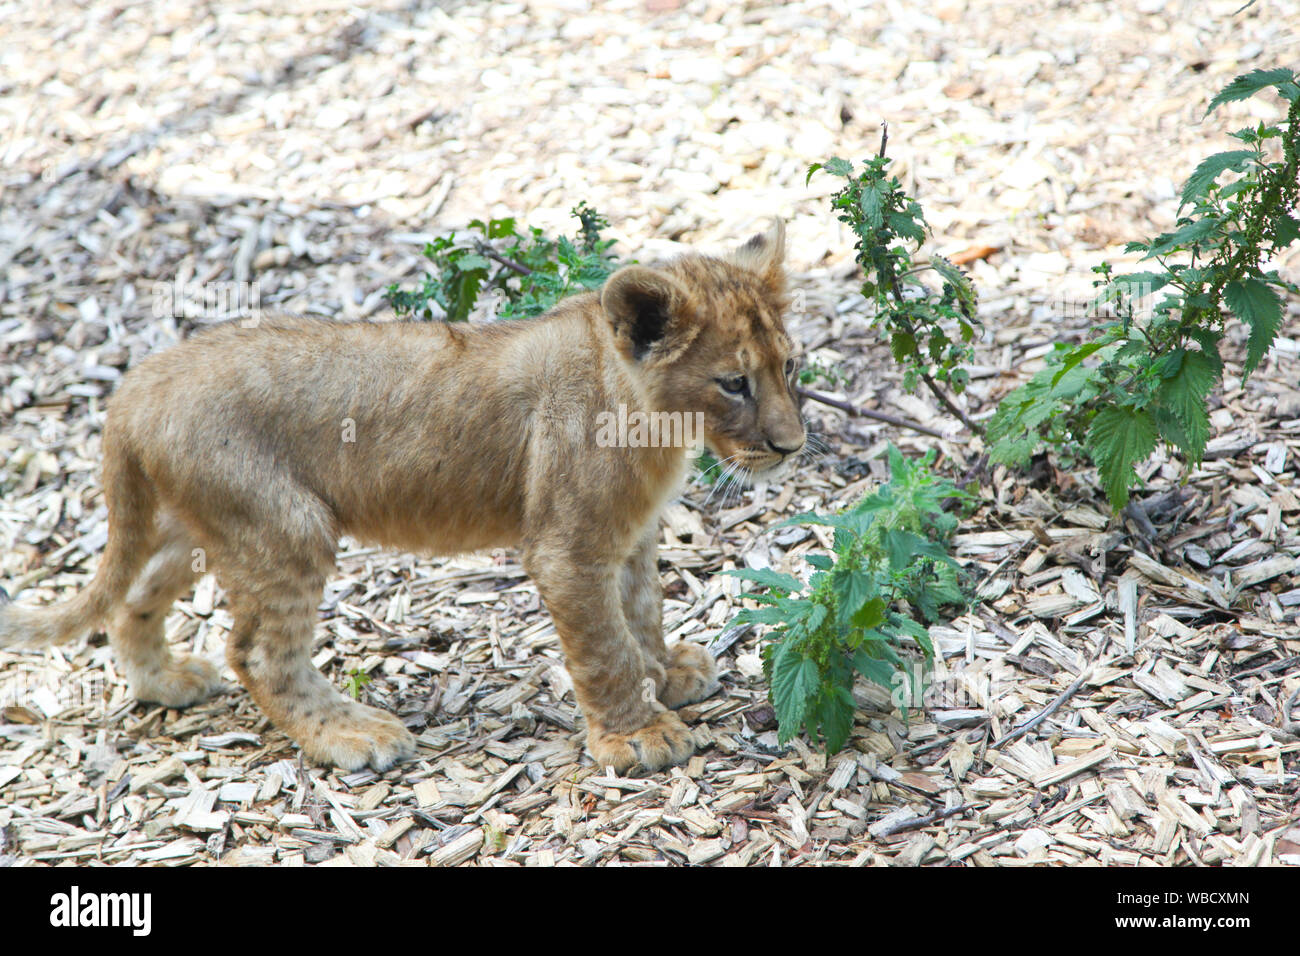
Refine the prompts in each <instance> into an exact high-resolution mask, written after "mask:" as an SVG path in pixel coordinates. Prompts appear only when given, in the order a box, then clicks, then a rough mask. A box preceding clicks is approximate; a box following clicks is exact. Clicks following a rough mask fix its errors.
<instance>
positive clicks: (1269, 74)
mask: <svg viewBox="0 0 1300 956" xmlns="http://www.w3.org/2000/svg"><path fill="white" fill-rule="evenodd" d="M1285 83H1291V84H1294V83H1296V75H1295V73H1294V72H1293V71H1292V70H1288V69H1286V68H1284V67H1283V68H1279V69H1276V70H1251V71H1250V72H1249V73H1243V74H1242V75H1241V76H1239V77H1237V78H1236V79H1235V80H1233V81H1232V82H1231V83H1229V84H1228V85H1227V86H1225V87H1224V88H1223V89H1222V90H1220V91H1219V92H1218V94H1217V95H1216V96H1215V97H1214V99H1212V100H1210V105H1209V106H1207V107H1206V108H1205V115H1206V116H1209V115H1210V114H1211V113H1213V112H1214V111H1215V110H1216V109H1218V108H1219V106H1221V105H1222V104H1224V103H1231V102H1233V101H1234V100H1244V99H1248V98H1250V97H1252V96H1254V95H1255V94H1256V93H1258V92H1259V91H1260V90H1263V89H1267V88H1268V87H1270V86H1272V87H1277V88H1278V89H1279V90H1281V89H1282V86H1283V84H1285Z"/></svg>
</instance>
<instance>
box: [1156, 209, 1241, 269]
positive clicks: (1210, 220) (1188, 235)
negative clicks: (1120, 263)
mask: <svg viewBox="0 0 1300 956" xmlns="http://www.w3.org/2000/svg"><path fill="white" fill-rule="evenodd" d="M1222 225H1223V224H1222V223H1221V222H1219V220H1217V219H1215V218H1214V217H1213V216H1206V217H1205V218H1204V219H1197V220H1194V221H1193V222H1189V223H1188V224H1187V225H1185V226H1183V227H1181V228H1179V229H1176V230H1174V231H1173V232H1166V233H1164V234H1163V235H1161V236H1158V237H1157V238H1156V240H1155V242H1154V243H1152V245H1151V247H1150V248H1149V249H1148V250H1147V254H1146V255H1145V256H1143V257H1142V258H1143V260H1146V259H1150V258H1153V257H1154V256H1163V255H1165V254H1166V253H1169V252H1173V251H1175V250H1177V249H1186V248H1189V247H1191V246H1194V245H1196V244H1198V243H1200V242H1203V241H1204V240H1206V239H1208V238H1209V237H1210V236H1212V235H1214V234H1215V233H1217V232H1218V231H1219V230H1220V228H1221V227H1222Z"/></svg>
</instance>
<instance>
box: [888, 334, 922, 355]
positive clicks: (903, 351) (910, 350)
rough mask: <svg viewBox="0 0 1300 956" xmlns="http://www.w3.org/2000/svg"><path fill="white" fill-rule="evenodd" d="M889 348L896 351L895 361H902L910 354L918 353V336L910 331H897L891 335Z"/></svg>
mask: <svg viewBox="0 0 1300 956" xmlns="http://www.w3.org/2000/svg"><path fill="white" fill-rule="evenodd" d="M889 350H890V351H891V352H893V353H894V361H895V362H902V361H905V360H906V359H907V357H908V356H909V355H915V354H916V336H914V335H912V333H910V332H895V333H894V334H893V335H891V336H890V337H889Z"/></svg>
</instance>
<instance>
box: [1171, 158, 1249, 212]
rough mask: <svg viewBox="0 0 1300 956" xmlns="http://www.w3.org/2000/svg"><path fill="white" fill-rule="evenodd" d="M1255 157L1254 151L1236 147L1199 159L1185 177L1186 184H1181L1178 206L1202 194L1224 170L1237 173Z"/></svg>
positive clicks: (1184, 204)
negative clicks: (1191, 171) (1180, 196)
mask: <svg viewBox="0 0 1300 956" xmlns="http://www.w3.org/2000/svg"><path fill="white" fill-rule="evenodd" d="M1254 158H1255V151H1254V150H1250V149H1238V150H1233V151H1232V152H1228V153H1215V154H1214V155H1213V156H1210V157H1207V158H1206V159H1203V160H1201V164H1200V165H1199V166H1197V167H1196V170H1195V171H1194V172H1193V173H1192V175H1191V176H1189V177H1188V178H1187V184H1186V185H1185V186H1183V196H1182V200H1181V202H1179V207H1180V208H1181V207H1182V206H1186V205H1187V204H1188V203H1190V202H1191V201H1192V200H1194V199H1196V198H1197V197H1198V196H1204V195H1205V193H1206V192H1207V191H1208V190H1209V188H1210V186H1211V185H1213V183H1214V180H1215V179H1216V178H1218V176H1219V174H1220V173H1222V172H1223V171H1224V170H1228V169H1230V170H1232V171H1233V172H1234V173H1239V172H1241V171H1242V170H1244V169H1245V168H1246V167H1247V166H1248V165H1249V164H1250V162H1251V161H1252V160H1253V159H1254Z"/></svg>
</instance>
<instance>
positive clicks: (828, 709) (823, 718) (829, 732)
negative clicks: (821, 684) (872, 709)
mask: <svg viewBox="0 0 1300 956" xmlns="http://www.w3.org/2000/svg"><path fill="white" fill-rule="evenodd" d="M855 709H856V706H855V704H854V700H853V692H852V691H850V690H849V689H848V688H847V687H844V686H841V685H838V684H837V685H835V686H833V687H829V688H826V689H825V691H824V692H823V693H822V694H820V695H819V696H818V698H817V703H816V710H815V714H813V715H810V717H809V722H810V723H812V722H814V721H815V723H816V724H817V725H818V726H819V727H820V728H821V733H822V736H823V737H825V739H826V753H827V754H836V753H839V752H840V751H841V750H843V749H844V745H845V743H847V742H848V739H849V734H850V733H852V731H853V713H854V710H855Z"/></svg>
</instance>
